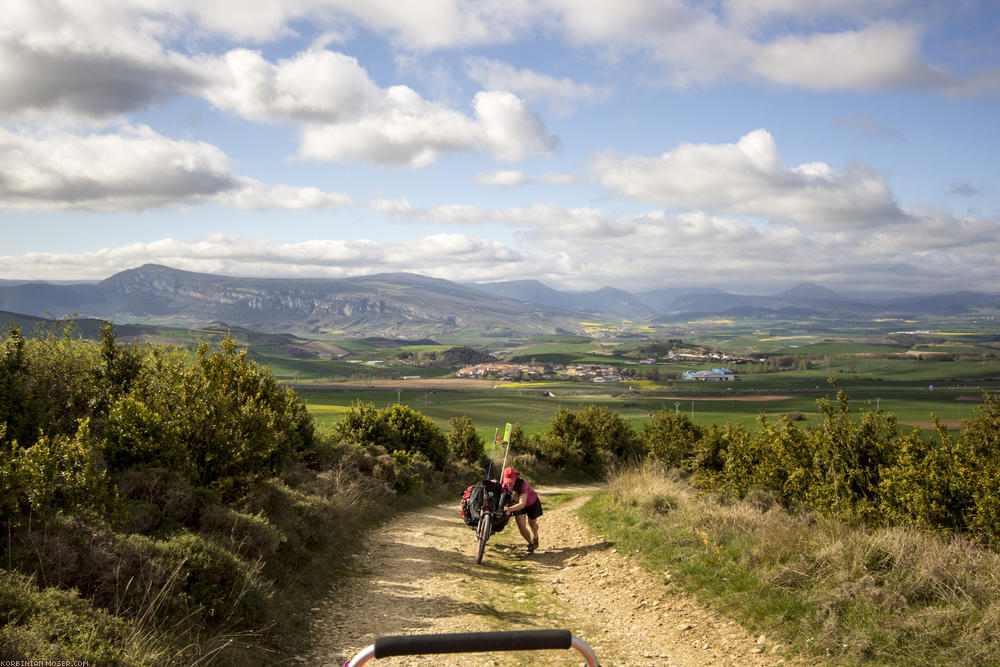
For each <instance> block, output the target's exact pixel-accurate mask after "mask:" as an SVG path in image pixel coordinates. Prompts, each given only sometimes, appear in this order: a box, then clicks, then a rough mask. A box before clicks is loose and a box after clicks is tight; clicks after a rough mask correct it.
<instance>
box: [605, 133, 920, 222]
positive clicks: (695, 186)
mask: <svg viewBox="0 0 1000 667" xmlns="http://www.w3.org/2000/svg"><path fill="white" fill-rule="evenodd" d="M592 169H593V173H594V178H595V180H597V181H598V182H599V183H600V184H601V185H603V186H605V187H607V188H608V189H609V190H611V191H613V192H615V193H616V194H619V195H621V196H624V197H628V198H630V199H635V200H637V201H647V202H656V203H661V204H667V205H670V206H678V207H692V208H702V209H707V210H710V211H717V212H721V213H731V214H736V215H748V216H759V217H764V218H768V219H772V220H778V221H785V222H793V223H799V224H806V225H813V226H818V227H844V226H847V227H869V226H874V225H880V224H884V223H887V222H901V221H903V220H905V218H906V216H905V215H904V214H903V212H902V211H900V209H899V207H898V206H897V205H896V203H895V201H894V200H893V197H892V193H891V192H890V190H889V187H888V185H887V184H886V182H885V181H884V179H882V178H881V177H880V176H879V175H878V174H876V173H874V172H873V171H872V170H871V169H869V168H868V167H866V166H865V165H863V164H861V163H854V164H851V165H848V166H847V167H846V168H844V169H843V170H842V171H840V172H837V171H835V170H833V169H832V168H831V167H829V166H828V165H826V164H824V163H819V162H817V163H812V164H804V165H799V166H797V167H791V168H788V167H785V166H784V165H783V164H782V162H781V158H780V156H779V154H778V148H777V145H776V144H775V142H774V139H773V137H772V136H771V135H770V133H769V132H767V131H766V130H763V129H759V130H754V131H753V132H750V133H749V134H746V135H745V136H743V137H741V138H740V140H739V141H738V142H736V143H734V144H681V145H679V146H677V147H676V148H675V149H674V150H672V151H671V152H669V153H665V154H663V155H661V156H659V157H624V158H622V157H618V156H615V155H611V154H605V155H602V156H599V157H598V158H597V159H595V160H594V162H593V164H592Z"/></svg>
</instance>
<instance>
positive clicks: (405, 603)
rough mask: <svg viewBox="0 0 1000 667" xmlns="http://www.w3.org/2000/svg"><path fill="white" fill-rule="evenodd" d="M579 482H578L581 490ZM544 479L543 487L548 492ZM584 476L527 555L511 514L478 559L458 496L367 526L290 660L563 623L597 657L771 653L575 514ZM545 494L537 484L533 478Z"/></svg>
mask: <svg viewBox="0 0 1000 667" xmlns="http://www.w3.org/2000/svg"><path fill="white" fill-rule="evenodd" d="M578 491H579V490H578ZM551 492H552V491H551V490H550V493H551ZM592 492H593V488H590V489H586V490H583V491H582V492H581V495H578V496H575V497H573V498H572V499H571V500H570V501H569V502H566V503H564V504H562V505H560V506H557V507H554V508H553V509H547V510H546V511H545V514H544V515H543V516H542V517H541V519H539V527H540V529H539V533H540V542H541V546H540V548H539V550H538V551H536V552H535V553H534V554H533V555H528V554H527V550H526V543H525V542H524V539H523V538H522V537H521V536H520V533H518V531H517V527H516V525H515V524H514V521H513V520H511V522H510V524H509V525H508V526H507V528H506V529H505V530H504V531H503V532H501V533H499V534H497V535H494V536H493V537H492V538H491V539H490V541H489V543H488V544H487V547H486V554H485V556H484V558H483V562H482V564H481V565H476V562H475V545H476V543H475V537H474V531H473V530H472V529H471V528H469V527H467V526H466V525H465V524H464V522H463V521H462V519H461V518H460V514H459V509H458V503H448V504H444V505H438V506H436V507H432V508H429V509H425V510H421V511H418V512H413V513H410V514H407V515H405V516H402V517H400V518H398V519H396V520H395V521H393V522H391V523H389V524H387V525H386V526H384V527H383V528H381V529H380V530H378V531H376V532H374V533H373V534H371V535H370V536H369V538H368V539H367V540H366V542H365V545H364V549H363V551H362V552H361V553H359V554H358V556H357V557H356V562H357V568H358V576H356V577H352V578H350V579H348V580H347V581H346V582H344V583H343V584H341V585H340V586H338V587H337V588H336V589H335V590H333V591H331V592H330V596H329V598H328V599H327V600H326V602H325V603H324V604H323V605H322V606H321V607H317V608H315V609H313V624H312V651H311V653H310V654H309V655H308V656H302V657H300V658H299V660H300V661H301V662H303V663H307V664H311V665H323V666H331V667H332V666H336V667H340V666H341V665H343V664H344V662H345V661H346V660H348V659H350V658H351V657H352V656H353V655H354V654H355V653H356V652H357V651H359V650H360V649H362V648H364V647H365V646H367V645H369V644H371V643H372V642H373V641H374V639H375V637H379V636H383V635H392V634H421V633H438V632H480V631H494V630H524V629H553V628H557V629H568V630H570V631H571V632H572V633H573V634H574V635H576V636H578V637H580V638H581V639H583V640H584V641H586V642H587V643H588V644H589V645H590V646H591V647H592V648H593V649H594V651H595V653H596V654H597V656H598V659H599V660H600V662H601V664H602V665H604V666H605V667H609V666H611V665H678V666H682V665H684V666H686V665H741V666H742V665H779V664H788V662H789V661H788V660H786V659H784V658H782V656H780V655H778V653H777V652H778V651H779V650H780V648H781V647H780V646H776V645H774V644H773V643H772V642H770V641H768V640H767V638H766V637H759V638H758V637H753V636H751V635H750V634H748V632H747V631H746V630H745V629H743V628H741V627H740V626H739V625H737V624H735V623H734V622H732V621H730V620H728V619H727V618H725V617H724V616H722V615H720V614H718V613H716V612H714V611H712V610H710V609H707V608H705V607H703V606H701V605H699V604H698V603H697V602H695V601H694V600H693V599H691V598H690V597H688V596H686V595H683V594H680V593H676V592H671V591H668V590H667V589H666V587H665V586H664V583H663V580H662V577H658V576H656V575H653V574H650V573H648V572H646V571H645V570H643V569H641V568H640V567H638V566H637V565H636V563H635V562H634V561H632V560H631V559H629V558H628V557H626V556H625V555H623V554H621V553H618V552H617V551H616V550H615V549H614V548H612V547H611V546H610V545H609V544H608V543H606V542H603V541H602V540H600V539H599V538H597V537H596V536H595V535H594V534H593V533H591V532H590V531H589V530H588V529H587V528H586V527H584V526H583V524H581V523H580V521H579V519H578V518H577V514H576V511H577V509H578V508H579V507H580V506H581V505H583V503H584V502H585V501H586V499H587V497H589V495H590V493H592ZM540 494H541V496H542V503H543V505H544V504H545V499H546V495H547V494H546V493H545V490H544V489H540ZM368 664H371V665H378V666H379V667H381V666H382V665H445V666H447V665H508V664H520V665H580V664H584V661H583V659H582V656H581V655H580V654H579V653H578V652H577V651H575V650H572V649H569V650H566V651H534V652H510V653H498V654H455V655H437V656H421V657H408V658H383V659H380V660H373V661H372V662H370V663H368Z"/></svg>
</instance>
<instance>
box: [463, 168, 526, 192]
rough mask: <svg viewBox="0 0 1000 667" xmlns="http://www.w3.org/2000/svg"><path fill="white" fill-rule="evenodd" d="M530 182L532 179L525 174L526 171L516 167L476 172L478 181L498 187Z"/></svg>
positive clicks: (509, 186)
mask: <svg viewBox="0 0 1000 667" xmlns="http://www.w3.org/2000/svg"><path fill="white" fill-rule="evenodd" d="M530 182H531V179H529V178H528V177H527V176H525V175H524V172H522V171H518V170H516V169H506V170H501V171H484V172H480V173H478V174H476V183H481V184H483V185H492V186H494V187H498V188H511V187H515V186H518V185H524V184H525V183H530Z"/></svg>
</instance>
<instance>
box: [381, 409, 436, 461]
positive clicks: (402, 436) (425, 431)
mask: <svg viewBox="0 0 1000 667" xmlns="http://www.w3.org/2000/svg"><path fill="white" fill-rule="evenodd" d="M385 414H386V420H387V421H388V422H389V423H390V424H392V426H393V427H395V429H396V432H398V433H399V444H400V447H399V449H402V450H404V451H407V452H410V453H411V454H415V453H417V452H419V453H421V454H423V455H424V456H425V457H427V460H428V461H430V462H431V463H433V464H434V467H435V468H437V469H438V470H441V469H442V468H444V465H445V463H447V462H448V442H447V440H446V439H445V437H444V434H442V433H441V429H439V428H438V427H437V426H436V425H435V424H434V422H433V421H431V420H430V418H428V417H426V416H424V415H422V414H420V413H419V412H417V411H416V410H414V409H413V408H411V407H409V406H407V405H399V404H397V405H391V406H389V407H388V408H386V409H385ZM391 451H395V450H391Z"/></svg>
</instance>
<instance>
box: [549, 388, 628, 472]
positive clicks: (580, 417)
mask: <svg viewBox="0 0 1000 667" xmlns="http://www.w3.org/2000/svg"><path fill="white" fill-rule="evenodd" d="M538 451H539V455H540V457H541V458H542V459H543V460H545V461H546V462H547V463H550V464H552V465H554V466H556V467H557V468H562V469H564V470H576V471H580V472H585V473H588V474H591V475H601V474H603V473H604V472H606V471H608V470H610V468H611V467H612V466H614V465H615V464H617V463H620V462H622V461H634V460H638V459H639V458H641V457H642V455H643V453H644V447H643V443H642V441H641V440H640V439H639V438H638V437H637V436H636V434H635V431H634V430H633V429H632V426H631V424H629V421H628V419H627V418H624V417H622V416H621V415H619V414H617V413H615V412H612V411H611V410H609V409H608V408H606V407H604V406H593V405H592V406H588V407H586V408H584V409H583V410H580V411H572V410H567V409H560V410H559V412H557V413H556V416H555V418H554V419H553V420H552V425H551V428H550V429H549V430H548V431H547V432H546V433H545V434H544V435H542V436H541V438H540V441H539V446H538Z"/></svg>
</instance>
